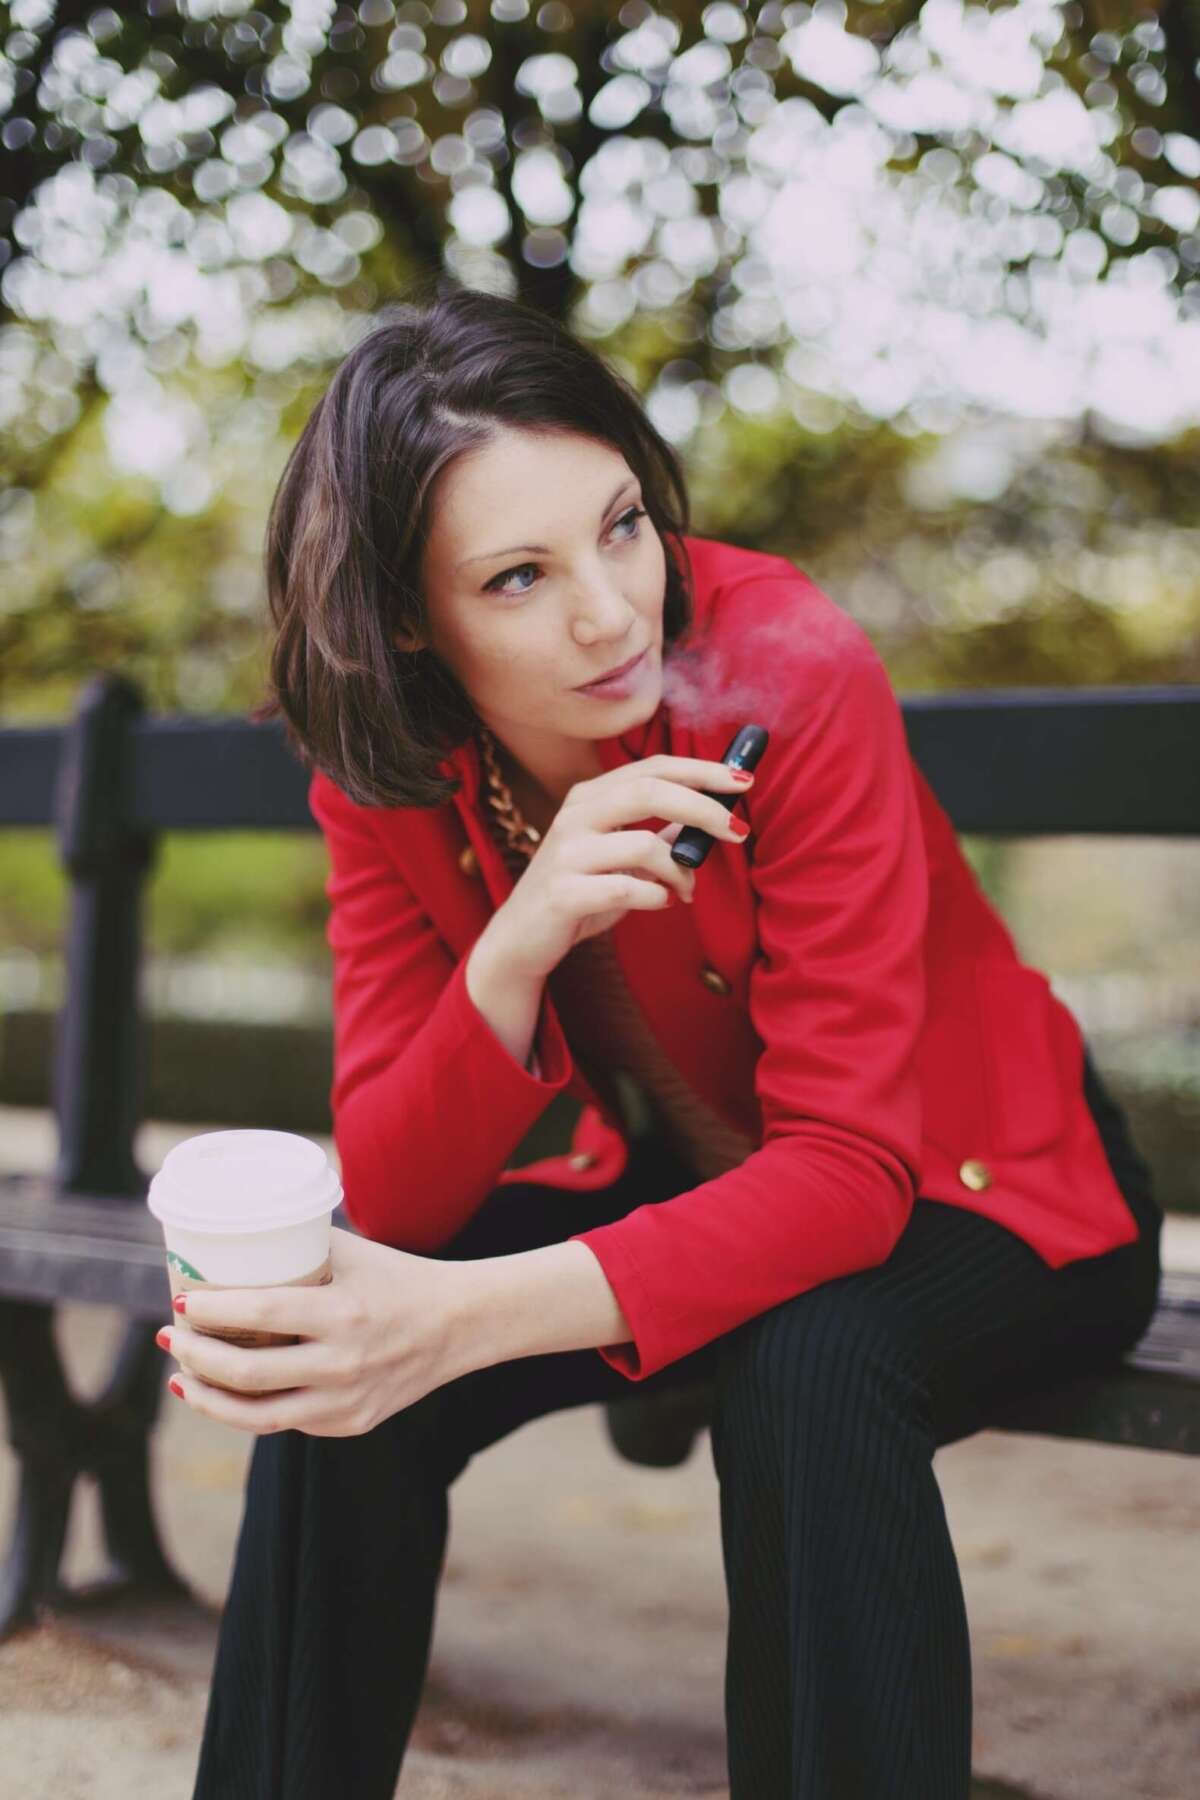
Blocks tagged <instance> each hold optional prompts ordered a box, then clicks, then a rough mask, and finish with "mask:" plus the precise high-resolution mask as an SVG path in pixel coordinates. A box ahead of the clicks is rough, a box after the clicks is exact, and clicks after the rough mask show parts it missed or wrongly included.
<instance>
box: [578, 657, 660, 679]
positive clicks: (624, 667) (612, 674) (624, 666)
mask: <svg viewBox="0 0 1200 1800" xmlns="http://www.w3.org/2000/svg"><path fill="white" fill-rule="evenodd" d="M645 654H646V652H645V651H644V650H639V651H638V653H637V655H636V656H631V657H630V658H629V661H628V662H623V663H621V664H620V665H619V666H618V667H617V668H615V669H609V671H608V673H607V674H605V675H597V676H596V679H595V680H594V681H581V682H580V684H579V686H580V687H581V688H589V687H600V686H601V684H602V683H603V682H605V681H615V680H616V678H617V676H618V675H624V674H626V673H627V671H628V670H630V669H632V668H633V666H634V664H635V663H639V662H641V660H642V658H643V656H645Z"/></svg>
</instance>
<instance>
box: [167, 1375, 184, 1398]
mask: <svg viewBox="0 0 1200 1800" xmlns="http://www.w3.org/2000/svg"><path fill="white" fill-rule="evenodd" d="M167 1386H168V1387H169V1388H170V1390H171V1392H172V1393H173V1394H177V1395H178V1396H179V1398H180V1399H181V1400H182V1399H183V1389H182V1387H181V1386H180V1384H179V1383H178V1382H177V1381H176V1379H175V1377H174V1376H173V1375H172V1377H171V1379H170V1381H168V1383H167Z"/></svg>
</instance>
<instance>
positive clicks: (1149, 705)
mask: <svg viewBox="0 0 1200 1800" xmlns="http://www.w3.org/2000/svg"><path fill="white" fill-rule="evenodd" d="M902 708H903V714H904V720H905V726H906V729H907V732H908V735H909V741H910V743H911V745H912V748H913V752H914V755H915V756H916V758H917V760H918V762H919V763H920V765H921V767H922V769H923V771H924V772H925V774H926V776H927V777H928V779H929V781H930V783H931V784H932V786H933V788H934V790H935V792H936V793H937V794H938V796H939V798H940V799H941V801H942V804H943V805H944V806H945V807H946V810H947V812H948V813H949V815H950V818H951V820H952V821H953V823H954V826H955V828H956V829H957V830H958V831H960V832H971V833H980V834H984V835H987V834H1005V833H1008V834H1016V835H1021V836H1029V835H1036V834H1041V835H1045V834H1051V833H1118V834H1128V835H1131V836H1137V835H1142V836H1163V837H1177V836H1178V837H1186V836H1196V835H1200V760H1198V759H1197V757H1196V753H1195V752H1196V743H1197V727H1198V726H1200V690H1195V689H1188V688H1174V687H1156V688H1141V689H1099V690H1088V689H1068V690H1050V689H1010V690H1005V691H999V692H990V693H968V694H939V695H922V696H913V697H910V698H908V699H905V700H903V701H902ZM307 786H308V776H307V773H306V771H305V770H304V769H303V768H302V767H301V765H300V763H299V761H298V760H297V759H296V758H295V757H294V756H293V755H292V754H291V752H290V751H289V750H288V748H287V746H286V743H285V740H284V737H283V733H282V731H281V730H280V729H278V727H277V726H276V725H255V724H251V723H249V722H248V721H244V720H239V719H220V720H202V719H192V718H178V717H176V718H153V717H148V716H146V714H145V712H144V708H143V704H142V700H141V697H140V695H139V692H138V690H137V689H136V688H135V687H134V686H133V685H132V684H131V683H130V682H129V681H128V680H126V679H125V678H124V677H122V676H119V675H105V676H100V677H97V678H96V679H95V680H93V681H92V682H91V683H89V685H88V686H87V687H86V689H85V690H84V692H83V694H82V697H81V701H80V704H79V707H78V710H77V712H76V715H75V717H74V719H73V721H72V722H71V723H70V724H68V725H67V726H65V727H60V726H23V727H16V726H14V727H9V728H7V729H4V730H0V827H4V826H7V827H10V828H16V827H30V826H33V827H49V828H53V830H54V831H55V833H56V836H57V843H58V849H59V853H60V855H61V859H62V862H63V865H64V868H65V871H66V874H67V877H68V879H69V882H70V914H69V926H68V932H67V941H66V991H65V1002H64V1005H63V1008H62V1011H61V1014H60V1017H59V1021H58V1032H57V1038H56V1044H55V1052H54V1066H53V1076H52V1095H53V1106H54V1113H55V1118H56V1125H57V1132H58V1154H57V1162H56V1166H55V1168H54V1169H53V1171H52V1172H51V1173H50V1174H49V1175H45V1174H41V1175H38V1174H32V1173H31V1174H28V1175H25V1174H18V1175H14V1176H9V1177H6V1178H4V1179H2V1180H0V1376H2V1378H3V1383H4V1390H5V1395H6V1399H7V1406H8V1416H9V1435H10V1439H11V1442H12V1445H13V1448H14V1451H15V1453H16V1455H17V1458H18V1460H19V1466H20V1481H19V1493H18V1500H17V1506H16V1511H15V1515H14V1519H13V1526H12V1535H11V1541H10V1545H9V1547H8V1551H7V1556H6V1560H5V1562H4V1565H3V1571H2V1574H0V1637H3V1636H5V1635H7V1634H8V1633H9V1632H11V1631H12V1630H14V1629H16V1628H17V1627H19V1626H21V1625H24V1624H27V1623H29V1622H32V1621H33V1620H34V1619H36V1617H37V1616H38V1612H39V1610H40V1609H41V1608H43V1607H47V1608H50V1609H52V1610H53V1609H56V1608H57V1609H60V1610H65V1609H68V1608H73V1607H78V1606H85V1605H88V1604H93V1603H95V1602H96V1601H97V1600H101V1599H103V1600H106V1601H110V1600H112V1599H113V1598H115V1597H118V1596H122V1595H127V1596H137V1597H143V1596H145V1597H168V1596H170V1595H173V1594H175V1595H179V1596H180V1597H183V1596H185V1595H186V1593H187V1590H186V1588H185V1585H184V1584H183V1583H182V1582H181V1580H180V1579H179V1577H178V1576H177V1575H176V1574H175V1573H174V1571H173V1570H172V1569H171V1567H170V1565H169V1563H168V1560H167V1557H166V1555H165V1554H164V1551H163V1548H162V1545H161V1542H160V1539H159V1535H158V1531H157V1528H156V1523H155V1518H154V1511H153V1507H152V1503H151V1490H150V1479H149V1474H150V1469H149V1453H150V1438H151V1433H152V1428H153V1425H154V1422H155V1419H156V1416H157V1411H158V1405H159V1398H160V1393H161V1389H162V1384H163V1380H164V1374H165V1372H166V1369H167V1367H168V1365H167V1363H166V1359H165V1358H164V1357H163V1356H162V1353H161V1351H159V1350H158V1348H157V1347H156V1345H155V1343H154V1334H155V1332H156V1330H157V1329H158V1327H159V1326H160V1325H161V1324H162V1322H163V1320H164V1319H165V1318H167V1317H169V1298H170V1296H169V1288H168V1283H167V1276H166V1269H165V1265H164V1260H163V1254H162V1246H161V1239H160V1236H159V1228H158V1225H157V1224H156V1222H155V1221H154V1220H153V1219H152V1218H151V1217H150V1215H149V1213H148V1212H147V1210H146V1207H145V1206H144V1204H142V1201H143V1199H144V1195H145V1191H146V1177H145V1176H144V1175H143V1172H142V1171H141V1170H140V1169H139V1167H138V1166H137V1163H136V1160H135V1157H134V1151H133V1143H134V1133H135V1130H136V1128H137V1126H138V1123H139V1114H140V1094H141V1092H142V1058H141V1049H140V1045H141V1032H142V1027H141V1023H140V1020H139V1010H138V985H139V964H140V955H141V917H142V899H143V893H144V888H145V883H146V880H147V877H148V875H149V873H150V870H151V867H152V863H153V858H154V852H155V845H156V841H157V840H158V838H159V837H160V835H161V834H162V833H164V832H170V831H209V830H236V829H245V830H264V829H269V830H278V831H313V830H315V829H316V826H315V823H314V821H313V819H312V816H311V814H310V813H309V810H308V804H307ZM520 1160H527V1158H525V1159H520ZM1159 1197H1160V1199H1161V1200H1162V1201H1163V1202H1164V1203H1165V1204H1166V1205H1167V1206H1168V1207H1169V1206H1170V1203H1171V1200H1170V1195H1169V1194H1160V1196H1159ZM334 1217H335V1223H337V1224H341V1225H343V1226H345V1227H346V1228H350V1227H349V1221H348V1220H347V1219H346V1218H345V1216H344V1214H343V1213H342V1211H341V1209H339V1212H338V1213H337V1214H335V1215H334ZM64 1301H73V1302H75V1301H84V1302H91V1303H96V1304H103V1305H108V1306H115V1307H117V1308H119V1309H121V1310H122V1311H123V1312H124V1313H125V1314H126V1325H125V1330H124V1336H123V1338H122V1339H121V1342H120V1344H119V1347H118V1350H117V1352H116V1355H115V1357H114V1359H113V1363H112V1367H111V1371H110V1372H109V1374H108V1376H107V1380H106V1384H105V1386H104V1387H103V1389H102V1391H101V1392H100V1393H99V1394H98V1396H97V1397H96V1398H94V1399H91V1400H87V1401H84V1400H81V1399H80V1398H78V1397H76V1396H75V1395H74V1394H73V1393H72V1392H71V1390H70V1386H69V1383H68V1381H67V1379H66V1376H65V1374H64V1371H63V1368H62V1365H61V1361H60V1358H59V1355H58V1352H57V1348H56V1343H55V1336H54V1329H53V1326H54V1308H55V1306H56V1304H58V1303H60V1302H64ZM708 1403H709V1390H708V1389H707V1388H706V1387H704V1386H701V1385H697V1386H696V1387H695V1388H690V1389H680V1390H676V1391H672V1392H668V1393H663V1394H661V1395H653V1394H645V1393H642V1392H639V1391H638V1390H636V1389H633V1390H631V1392H630V1394H629V1395H628V1396H622V1397H621V1398H620V1399H618V1400H615V1401H613V1402H611V1403H609V1404H608V1406H607V1408H606V1422H607V1426H608V1431H609V1435H610V1437H611V1439H612V1442H613V1444H614V1445H615V1447H616V1448H617V1450H618V1451H619V1452H620V1453H621V1454H622V1455H623V1456H625V1457H627V1458H628V1459H629V1460H631V1461H634V1462H639V1463H643V1464H647V1465H654V1466H666V1465H670V1464H672V1463H677V1462H679V1461H681V1460H682V1459H683V1458H684V1457H685V1456H686V1455H687V1454H688V1451H689V1449H690V1448H691V1445H692V1442H693V1439H694V1437H695V1435H696V1433H697V1432H698V1431H699V1430H700V1429H702V1428H703V1426H704V1425H705V1423H706V1420H707V1416H708V1415H707V1407H708ZM992 1423H994V1424H995V1426H996V1427H997V1428H998V1429H1003V1430H1009V1431H1021V1432H1037V1433H1045V1434H1049V1435H1056V1436H1067V1437H1077V1438H1088V1439H1092V1440H1095V1441H1097V1442H1102V1443H1113V1444H1126V1445H1138V1446H1142V1447H1144V1448H1147V1449H1158V1450H1173V1451H1176V1452H1178V1453H1182V1454H1185V1455H1196V1454H1200V1275H1186V1274H1182V1273H1167V1274H1165V1276H1164V1280H1163V1285H1162V1290H1161V1295H1160V1304H1159V1306H1158V1310H1157V1313H1156V1315H1155V1318H1154V1320H1153V1322H1152V1324H1151V1326H1150V1328H1149V1330H1148V1331H1147V1332H1146V1334H1145V1336H1144V1337H1143V1338H1142V1340H1141V1342H1140V1343H1139V1344H1138V1346H1137V1347H1136V1349H1135V1350H1134V1351H1133V1352H1132V1353H1131V1354H1130V1355H1129V1356H1128V1357H1127V1358H1125V1360H1124V1362H1123V1363H1122V1365H1121V1366H1120V1368H1119V1369H1117V1370H1115V1371H1113V1372H1112V1373H1110V1374H1106V1375H1105V1376H1104V1377H1103V1378H1096V1379H1088V1380H1082V1381H1081V1380H1074V1381H1071V1382H1069V1383H1066V1382H1064V1383H1062V1384H1059V1385H1056V1386H1048V1387H1047V1388H1046V1389H1045V1390H1044V1391H1043V1392H1041V1393H1039V1394H1038V1395H1037V1396H1036V1397H1034V1398H1031V1399H1029V1400H1026V1401H1024V1402H1022V1404H1021V1405H1020V1406H1018V1407H1014V1408H1011V1409H1009V1410H1008V1411H1006V1412H1005V1413H1004V1414H1003V1415H997V1416H996V1418H995V1419H994V1420H993V1421H992ZM85 1472H86V1473H89V1474H91V1475H92V1476H94V1477H95V1479H96V1481H97V1484H98V1488H99V1493H100V1501H101V1517H102V1524H103V1530H104V1537H105V1543H106V1549H107V1554H108V1558H109V1563H110V1573H109V1574H108V1576H106V1578H105V1579H104V1580H103V1581H101V1582H98V1583H95V1584H91V1585H90V1586H89V1588H88V1589H87V1590H84V1591H74V1592H72V1591H68V1590H67V1589H66V1588H65V1587H64V1586H63V1585H62V1583H61V1581H60V1576H59V1569H60V1565H61V1561H62V1555H63V1550H64V1545H65V1537H66V1529H67V1520H68V1514H69V1508H70V1501H71V1495H72V1491H73V1488H74V1485H75V1482H76V1479H77V1477H78V1476H79V1475H80V1474H81V1473H85Z"/></svg>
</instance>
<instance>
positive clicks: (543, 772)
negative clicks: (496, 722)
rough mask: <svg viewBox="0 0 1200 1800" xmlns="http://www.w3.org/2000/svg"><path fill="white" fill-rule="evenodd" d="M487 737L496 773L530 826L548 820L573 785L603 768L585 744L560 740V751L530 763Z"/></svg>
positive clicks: (582, 741) (500, 742)
mask: <svg viewBox="0 0 1200 1800" xmlns="http://www.w3.org/2000/svg"><path fill="white" fill-rule="evenodd" d="M488 729H489V730H491V727H490V726H489V727H488ZM491 736H492V742H493V743H494V744H495V746H496V761H497V763H498V764H499V766H500V773H501V774H502V775H503V777H504V779H505V781H506V782H507V783H508V785H509V787H510V788H511V789H512V793H513V797H514V799H515V800H516V801H517V804H518V805H519V806H520V807H521V810H522V811H523V812H524V813H525V814H526V816H527V817H528V818H529V820H530V823H531V824H537V823H538V822H539V820H538V815H539V814H541V815H543V816H545V815H547V814H548V815H549V817H551V818H552V817H553V816H554V814H555V813H556V812H557V811H558V809H559V807H560V806H561V805H562V802H563V801H564V800H565V798H566V796H567V794H568V792H569V790H570V789H571V788H572V787H573V786H574V784H575V783H576V782H577V781H588V780H590V779H591V777H592V776H593V775H599V774H600V773H601V772H602V770H603V768H604V765H603V763H602V762H601V760H600V754H599V752H598V751H597V749H596V746H595V745H594V744H592V743H590V742H588V741H586V740H580V739H564V740H563V748H562V750H561V751H555V752H551V753H549V754H545V753H542V754H539V755H538V756H537V757H536V759H534V758H522V757H518V756H516V755H514V753H513V752H512V750H510V749H509V747H508V745H507V744H505V743H504V741H503V739H502V738H499V737H497V735H496V733H495V732H494V731H492V732H491Z"/></svg>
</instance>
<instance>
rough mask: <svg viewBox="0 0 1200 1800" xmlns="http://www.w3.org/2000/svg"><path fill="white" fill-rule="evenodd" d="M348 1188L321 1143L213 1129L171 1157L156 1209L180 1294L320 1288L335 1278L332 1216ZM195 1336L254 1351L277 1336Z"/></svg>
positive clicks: (291, 1339) (154, 1192)
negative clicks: (221, 1289)
mask: <svg viewBox="0 0 1200 1800" xmlns="http://www.w3.org/2000/svg"><path fill="white" fill-rule="evenodd" d="M341 1198H342V1185H341V1182H340V1181H339V1180H338V1177H337V1174H336V1172H335V1171H334V1169H332V1168H331V1167H330V1164H329V1161H328V1159H327V1157H326V1155H325V1152H324V1151H323V1150H322V1149H321V1146H320V1145H319V1144H314V1143H312V1142H311V1140H310V1139H308V1138H305V1137H299V1136H297V1134H296V1133H295V1132H291V1131H203V1132H200V1133H198V1134H197V1136H195V1137H190V1138H185V1139H184V1141H183V1142H182V1143H181V1144H176V1145H175V1147H174V1149H173V1150H170V1151H168V1152H167V1155H166V1156H165V1157H164V1158H163V1163H162V1167H161V1168H160V1169H159V1171H158V1173H157V1174H156V1175H155V1176H154V1178H153V1179H152V1181H151V1183H150V1189H149V1192H148V1194H147V1196H146V1205H147V1206H148V1207H149V1209H150V1211H151V1212H152V1213H153V1214H154V1216H155V1218H156V1219H158V1221H159V1222H160V1224H161V1225H162V1228H163V1237H164V1239H165V1241H166V1249H167V1272H168V1275H169V1277H170V1281H171V1294H172V1297H174V1296H175V1295H176V1294H179V1293H182V1292H186V1291H188V1290H190V1289H192V1288H197V1287H315V1286H321V1285H323V1284H324V1283H326V1282H328V1281H332V1279H333V1268H332V1265H331V1262H330V1214H331V1213H332V1212H333V1211H334V1209H335V1208H336V1207H337V1205H338V1204H339V1202H340V1200H341ZM192 1329H193V1330H194V1331H203V1332H204V1334H205V1335H206V1336H210V1337H221V1338H225V1339H227V1340H228V1341H229V1342H230V1343H234V1344H242V1345H246V1346H248V1347H249V1348H252V1349H258V1348H262V1347H263V1346H265V1345H268V1344H295V1343H298V1342H299V1339H298V1338H296V1337H295V1336H288V1335H284V1334H282V1333H279V1332H274V1331H251V1330H248V1329H241V1328H237V1327H228V1328H226V1327H222V1328H220V1329H219V1330H218V1329H215V1328H209V1327H205V1326H200V1325H193V1327H192Z"/></svg>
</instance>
